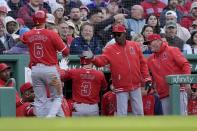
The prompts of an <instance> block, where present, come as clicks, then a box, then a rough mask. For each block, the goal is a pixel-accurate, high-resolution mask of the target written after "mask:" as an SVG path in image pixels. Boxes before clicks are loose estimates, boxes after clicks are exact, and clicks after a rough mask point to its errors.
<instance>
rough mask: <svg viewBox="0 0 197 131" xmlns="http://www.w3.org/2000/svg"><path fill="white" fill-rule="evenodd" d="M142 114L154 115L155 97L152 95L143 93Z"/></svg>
mask: <svg viewBox="0 0 197 131" xmlns="http://www.w3.org/2000/svg"><path fill="white" fill-rule="evenodd" d="M142 101H143V107H144V115H154V107H155V98H154V96H153V95H144V96H143V97H142Z"/></svg>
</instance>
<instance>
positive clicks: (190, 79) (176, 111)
mask: <svg viewBox="0 0 197 131" xmlns="http://www.w3.org/2000/svg"><path fill="white" fill-rule="evenodd" d="M166 81H167V82H168V84H169V86H170V94H169V97H170V111H171V112H170V113H171V115H180V84H195V83H197V74H191V75H169V76H167V77H166Z"/></svg>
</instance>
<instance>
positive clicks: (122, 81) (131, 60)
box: [92, 41, 150, 92]
mask: <svg viewBox="0 0 197 131" xmlns="http://www.w3.org/2000/svg"><path fill="white" fill-rule="evenodd" d="M92 62H93V63H94V64H95V65H96V66H104V65H107V64H110V70H111V77H112V83H113V85H114V87H115V91H116V92H122V91H131V90H135V89H137V88H139V87H140V86H141V83H142V81H143V80H142V78H144V80H145V81H146V80H150V75H149V72H148V67H147V63H146V60H145V58H144V56H143V54H142V51H141V49H140V47H139V45H138V43H137V42H133V41H126V44H125V45H124V46H121V45H118V44H117V43H115V44H113V45H110V46H108V47H106V48H105V49H104V51H103V54H102V55H100V56H97V57H95V58H94V59H93V60H92Z"/></svg>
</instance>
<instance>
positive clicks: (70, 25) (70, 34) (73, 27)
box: [66, 21, 75, 38]
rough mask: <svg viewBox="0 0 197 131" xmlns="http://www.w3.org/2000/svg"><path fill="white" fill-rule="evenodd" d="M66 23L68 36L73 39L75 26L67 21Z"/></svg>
mask: <svg viewBox="0 0 197 131" xmlns="http://www.w3.org/2000/svg"><path fill="white" fill-rule="evenodd" d="M66 23H67V24H68V36H72V37H73V38H75V25H74V24H73V23H72V22H70V21H67V22H66Z"/></svg>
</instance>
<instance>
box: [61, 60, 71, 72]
mask: <svg viewBox="0 0 197 131" xmlns="http://www.w3.org/2000/svg"><path fill="white" fill-rule="evenodd" d="M68 63H69V60H68V58H63V59H61V61H60V62H59V67H60V68H61V69H64V70H68Z"/></svg>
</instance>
